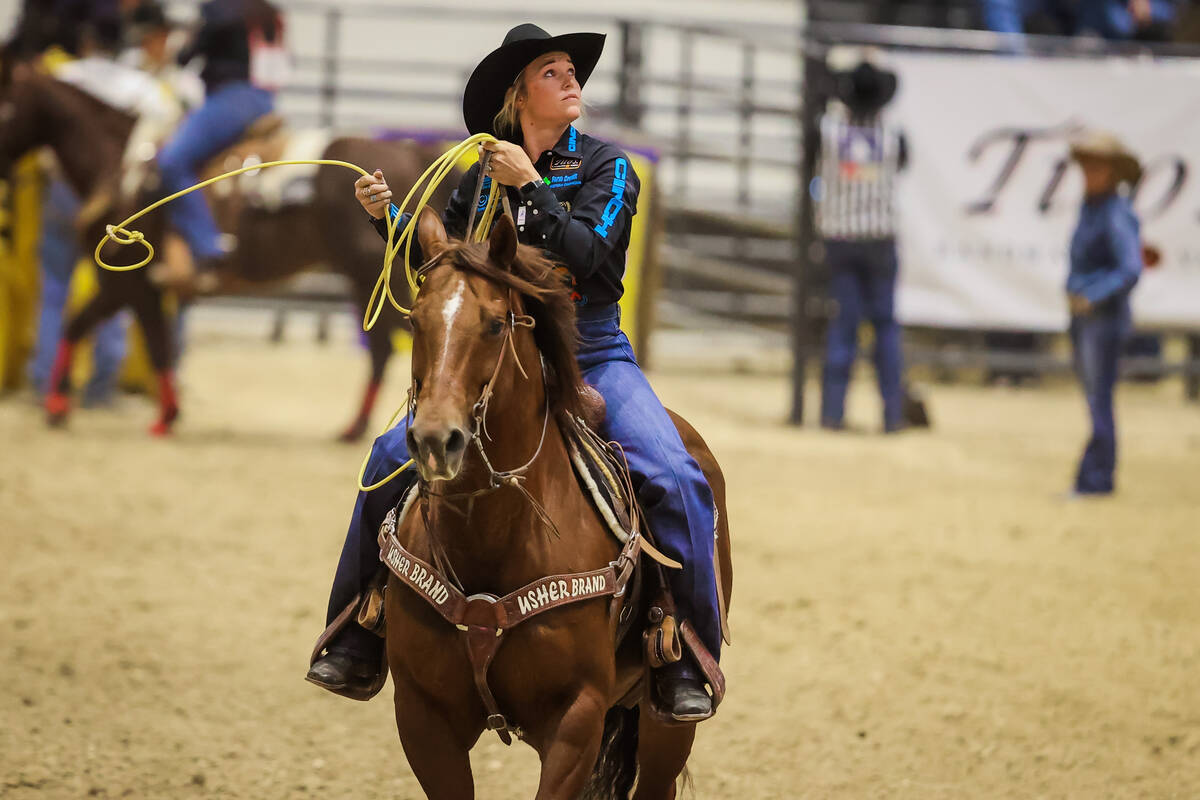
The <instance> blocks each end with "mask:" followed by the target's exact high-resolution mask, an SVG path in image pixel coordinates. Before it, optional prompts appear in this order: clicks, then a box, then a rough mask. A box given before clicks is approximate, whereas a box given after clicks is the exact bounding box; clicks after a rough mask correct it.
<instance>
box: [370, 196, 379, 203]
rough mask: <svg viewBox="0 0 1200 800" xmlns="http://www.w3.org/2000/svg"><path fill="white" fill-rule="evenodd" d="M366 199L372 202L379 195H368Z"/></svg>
mask: <svg viewBox="0 0 1200 800" xmlns="http://www.w3.org/2000/svg"><path fill="white" fill-rule="evenodd" d="M367 199H368V200H370V201H371V202H372V203H374V202H375V201H376V200H377V199H379V195H377V194H373V195H371V196H370V197H368V198H367Z"/></svg>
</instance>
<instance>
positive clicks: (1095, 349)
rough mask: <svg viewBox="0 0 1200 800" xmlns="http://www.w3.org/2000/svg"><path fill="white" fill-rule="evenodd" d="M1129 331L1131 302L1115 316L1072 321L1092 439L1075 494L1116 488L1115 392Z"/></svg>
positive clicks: (1072, 338) (1103, 314) (1080, 380)
mask: <svg viewBox="0 0 1200 800" xmlns="http://www.w3.org/2000/svg"><path fill="white" fill-rule="evenodd" d="M1130 327H1131V322H1130V316H1129V305H1128V301H1124V302H1122V303H1120V308H1119V309H1118V310H1116V311H1114V312H1109V313H1095V314H1092V315H1089V316H1081V317H1072V318H1071V344H1072V346H1073V348H1074V351H1075V372H1076V374H1077V375H1078V377H1079V382H1080V384H1081V385H1082V386H1083V394H1084V396H1085V397H1086V398H1087V404H1088V411H1089V412H1090V414H1091V417H1092V436H1091V438H1090V439H1089V440H1088V443H1087V447H1086V448H1084V451H1083V458H1081V459H1080V462H1079V471H1078V472H1077V473H1076V475H1075V491H1077V492H1079V493H1080V494H1108V493H1110V492H1112V490H1113V488H1114V486H1115V484H1114V480H1113V473H1114V472H1115V471H1116V468H1117V423H1116V419H1115V416H1114V413H1113V391H1114V389H1115V388H1116V385H1117V360H1118V358H1119V357H1120V354H1121V347H1122V345H1123V344H1124V341H1125V338H1126V337H1127V336H1128V334H1129V330H1130Z"/></svg>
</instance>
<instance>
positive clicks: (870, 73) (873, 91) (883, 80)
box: [833, 61, 896, 112]
mask: <svg viewBox="0 0 1200 800" xmlns="http://www.w3.org/2000/svg"><path fill="white" fill-rule="evenodd" d="M833 81H834V83H833V85H834V94H835V95H837V98H838V99H839V100H841V101H842V102H843V103H845V104H846V105H847V106H849V107H850V110H852V111H859V112H871V111H878V110H879V109H881V108H883V107H884V106H886V105H887V104H888V103H889V102H891V100H892V98H893V97H894V96H895V94H896V73H894V72H888V71H887V70H882V69H880V68H879V67H877V66H875V65H874V64H872V63H871V62H869V61H864V62H862V63H861V64H859V65H858V66H857V67H855V68H854V69H851V70H846V71H844V72H835V73H834V74H833Z"/></svg>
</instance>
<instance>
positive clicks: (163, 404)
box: [150, 370, 179, 436]
mask: <svg viewBox="0 0 1200 800" xmlns="http://www.w3.org/2000/svg"><path fill="white" fill-rule="evenodd" d="M158 408H159V415H158V421H157V422H155V423H154V424H153V425H151V426H150V435H151V436H167V435H168V434H170V433H171V423H173V422H174V421H175V419H176V418H177V417H178V416H179V402H178V400H177V398H176V396H175V376H174V375H172V374H171V372H170V371H169V370H167V371H163V372H160V373H158Z"/></svg>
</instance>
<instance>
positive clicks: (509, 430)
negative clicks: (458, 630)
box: [430, 332, 571, 588]
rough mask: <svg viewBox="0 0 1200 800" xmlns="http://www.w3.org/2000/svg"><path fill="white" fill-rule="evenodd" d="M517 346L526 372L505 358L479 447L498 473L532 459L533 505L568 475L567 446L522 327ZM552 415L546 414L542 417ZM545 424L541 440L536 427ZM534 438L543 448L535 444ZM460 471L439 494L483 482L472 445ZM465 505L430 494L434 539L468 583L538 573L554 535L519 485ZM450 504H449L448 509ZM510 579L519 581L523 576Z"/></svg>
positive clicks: (528, 479)
mask: <svg viewBox="0 0 1200 800" xmlns="http://www.w3.org/2000/svg"><path fill="white" fill-rule="evenodd" d="M522 333H523V335H521V336H519V337H518V338H519V339H520V340H521V344H520V345H518V347H517V350H518V352H519V354H520V355H519V357H520V360H521V364H522V366H523V367H524V368H525V372H526V374H527V375H528V376H529V377H528V380H526V379H525V378H524V377H522V375H521V374H520V372H518V370H517V367H516V365H515V364H514V363H512V354H511V353H510V354H509V355H508V356H507V358H506V361H507V363H506V364H505V370H506V374H505V375H504V379H503V380H501V381H498V383H497V387H496V391H495V393H494V394H493V396H492V399H491V401H490V403H489V406H488V412H487V418H488V432H489V433H490V434H491V435H490V438H489V437H488V436H486V435H485V436H483V446H484V450H485V451H486V452H487V457H488V460H489V461H491V463H492V466H493V468H495V469H496V470H498V471H505V470H511V469H515V468H517V467H520V466H522V465H523V464H525V463H526V462H528V461H529V459H530V458H533V456H534V453H535V452H536V453H537V457H536V458H535V459H534V461H533V463H532V464H530V465H529V468H528V470H527V471H526V472H525V473H524V476H525V477H524V479H523V482H522V483H523V486H524V488H525V490H526V491H527V492H529V494H530V495H531V496H532V497H533V498H535V499H536V500H537V501H538V502H539V503H541V502H544V498H545V497H547V495H548V493H549V492H550V491H552V487H553V486H554V485H555V482H556V481H557V480H559V479H560V478H561V476H562V475H567V476H568V477H569V476H570V475H571V472H570V469H571V466H570V464H569V462H568V458H567V454H566V449H565V446H564V445H563V442H562V436H561V433H560V432H559V429H558V426H557V425H556V424H555V421H554V419H553V416H554V415H553V410H552V409H547V407H546V403H548V402H549V398H548V397H547V396H546V392H545V385H544V383H543V370H544V367H543V365H542V363H541V358H540V356H539V354H538V351H537V348H536V346H535V345H534V343H533V337H532V335H530V334H528V332H522ZM546 414H550V418H547V417H546V416H545V415H546ZM543 424H545V425H546V435H545V441H544V442H543V441H542V426H543ZM539 444H540V445H541V450H540V451H539V450H538V447H539ZM468 448H469V452H468V454H467V457H466V459H467V460H466V463H465V464H464V470H463V473H462V475H461V476H460V477H459V478H458V479H456V480H454V481H451V482H449V483H447V484H446V485H445V486H444V487H443V488H441V489H440V490H439V491H440V492H442V493H444V494H451V493H459V492H471V491H475V490H478V489H482V488H485V487H486V486H487V485H488V478H489V476H488V473H487V469H486V467H485V465H484V463H483V460H482V458H481V457H480V455H479V452H478V450H477V449H476V446H475V444H474V443H471V444H468ZM467 505H468V503H467V502H465V501H463V500H461V499H458V500H438V499H436V498H435V499H434V500H433V501H432V504H431V507H430V508H431V513H432V516H433V517H434V519H433V520H431V524H432V525H433V526H434V527H435V528H436V529H437V530H436V533H437V536H438V539H439V541H440V542H442V544H443V545H444V546H445V548H446V552H447V554H448V555H449V557H450V561H451V564H452V565H453V566H454V570H455V572H456V573H457V574H458V576H459V577H460V578H461V579H462V581H463V583H464V585H465V586H467V588H472V587H474V586H488V587H490V586H492V585H493V584H494V583H495V581H497V580H499V581H503V580H504V579H505V575H509V576H520V575H523V574H525V572H527V571H529V570H530V569H532V570H533V571H537V559H538V556H537V553H538V552H539V551H541V550H542V548H541V547H540V546H539V543H541V542H545V541H547V540H548V538H549V537H553V536H554V533H553V532H552V531H549V530H547V529H546V528H547V526H546V525H545V523H544V522H542V521H541V520H540V519H539V517H538V515H537V512H536V511H535V510H534V507H533V504H532V503H531V502H530V500H529V498H528V497H526V496H525V494H523V493H522V492H521V491H519V490H517V489H514V488H510V487H505V488H501V489H497V490H495V491H492V492H489V493H487V494H483V495H480V496H479V497H477V498H475V499H474V501H473V502H471V503H470V505H471V508H470V513H469V515H464V513H463V512H464V511H466V507H467ZM451 506H453V508H452V507H451ZM516 580H519V581H521V582H524V579H523V578H520V577H517V578H516Z"/></svg>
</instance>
